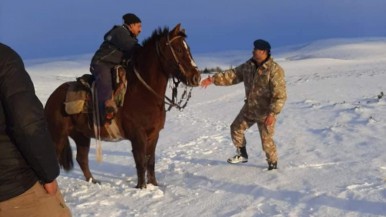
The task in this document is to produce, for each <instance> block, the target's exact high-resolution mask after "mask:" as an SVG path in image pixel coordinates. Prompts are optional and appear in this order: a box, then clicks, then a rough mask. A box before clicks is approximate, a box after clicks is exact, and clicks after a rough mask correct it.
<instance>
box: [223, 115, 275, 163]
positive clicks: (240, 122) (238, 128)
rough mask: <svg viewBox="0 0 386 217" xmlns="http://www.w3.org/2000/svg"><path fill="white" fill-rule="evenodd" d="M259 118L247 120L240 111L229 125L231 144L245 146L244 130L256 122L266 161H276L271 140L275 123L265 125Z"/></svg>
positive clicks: (273, 144) (273, 143)
mask: <svg viewBox="0 0 386 217" xmlns="http://www.w3.org/2000/svg"><path fill="white" fill-rule="evenodd" d="M264 119H265V118H262V119H261V120H264ZM261 120H260V121H255V120H249V119H248V118H246V117H245V116H244V113H243V112H242V111H241V112H240V113H239V115H238V116H237V117H236V119H235V120H234V121H233V123H232V125H231V136H232V141H233V144H234V145H235V146H236V147H237V148H241V147H244V146H246V144H247V142H246V140H245V136H244V134H245V131H246V130H247V129H249V128H250V127H251V126H252V125H254V124H257V127H258V129H259V133H260V139H261V144H262V146H263V151H264V152H265V155H266V157H267V161H268V163H271V162H277V152H276V145H275V142H274V141H273V135H274V133H275V123H274V124H273V125H272V126H266V125H265V124H264V121H261Z"/></svg>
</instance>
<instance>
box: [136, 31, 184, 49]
mask: <svg viewBox="0 0 386 217" xmlns="http://www.w3.org/2000/svg"><path fill="white" fill-rule="evenodd" d="M167 34H169V27H164V28H161V27H158V28H157V29H156V30H154V31H153V33H152V34H151V36H150V37H149V38H147V39H145V40H143V41H142V46H143V47H145V46H146V45H147V44H150V43H151V42H154V41H157V40H159V39H160V38H162V37H164V36H166V35H167ZM178 34H179V35H181V36H183V37H185V38H186V37H187V35H186V34H185V30H182V31H180V32H179V33H178Z"/></svg>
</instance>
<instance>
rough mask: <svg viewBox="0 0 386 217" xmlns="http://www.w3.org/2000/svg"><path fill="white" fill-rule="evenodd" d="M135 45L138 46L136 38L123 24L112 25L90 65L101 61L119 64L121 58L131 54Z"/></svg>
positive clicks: (112, 64)
mask: <svg viewBox="0 0 386 217" xmlns="http://www.w3.org/2000/svg"><path fill="white" fill-rule="evenodd" d="M136 46H139V44H138V39H137V38H136V37H135V36H133V35H132V34H131V32H130V30H129V29H128V28H127V27H126V26H125V25H122V26H114V27H113V28H112V29H111V30H110V31H108V32H107V33H106V34H105V36H104V41H103V43H102V44H101V46H100V47H99V49H98V50H97V51H96V52H95V54H94V57H93V58H92V60H91V65H94V64H101V63H102V64H108V65H111V66H114V65H117V64H120V63H121V62H122V60H123V58H127V57H130V56H131V55H132V52H133V51H134V48H135V47H136Z"/></svg>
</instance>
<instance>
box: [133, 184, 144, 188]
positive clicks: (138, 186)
mask: <svg viewBox="0 0 386 217" xmlns="http://www.w3.org/2000/svg"><path fill="white" fill-rule="evenodd" d="M135 188H138V189H146V184H141V185H140V184H138V185H137V186H135Z"/></svg>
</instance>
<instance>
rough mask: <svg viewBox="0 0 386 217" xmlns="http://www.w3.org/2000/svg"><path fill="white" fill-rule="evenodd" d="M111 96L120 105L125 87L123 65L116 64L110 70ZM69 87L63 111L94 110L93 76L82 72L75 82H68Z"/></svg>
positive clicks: (75, 112)
mask: <svg viewBox="0 0 386 217" xmlns="http://www.w3.org/2000/svg"><path fill="white" fill-rule="evenodd" d="M112 80H113V84H112V86H113V98H114V100H115V103H116V105H117V106H118V107H122V106H123V103H124V99H125V94H126V89H127V77H126V70H125V69H124V67H123V66H121V65H117V66H115V67H114V69H113V70H112ZM67 84H68V85H69V88H68V90H67V94H66V100H65V102H64V105H65V106H64V108H65V112H66V113H67V114H69V115H74V114H80V113H92V112H93V111H94V108H93V102H92V99H93V97H92V92H93V88H95V85H94V76H92V75H90V74H84V75H82V76H81V77H78V78H76V81H75V82H68V83H67Z"/></svg>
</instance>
